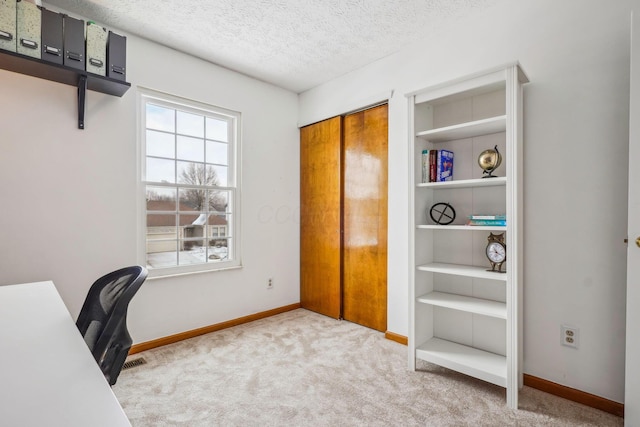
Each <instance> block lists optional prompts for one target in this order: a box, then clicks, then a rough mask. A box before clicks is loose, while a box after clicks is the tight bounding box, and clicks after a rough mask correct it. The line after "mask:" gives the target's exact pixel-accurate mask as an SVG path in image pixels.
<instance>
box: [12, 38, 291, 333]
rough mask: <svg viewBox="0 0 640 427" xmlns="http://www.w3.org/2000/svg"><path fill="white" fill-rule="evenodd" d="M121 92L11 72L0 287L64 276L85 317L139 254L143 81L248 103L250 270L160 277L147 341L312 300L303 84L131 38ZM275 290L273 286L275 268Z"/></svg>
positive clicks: (136, 314) (73, 305) (134, 319)
mask: <svg viewBox="0 0 640 427" xmlns="http://www.w3.org/2000/svg"><path fill="white" fill-rule="evenodd" d="M127 41H128V44H127V50H128V51H127V67H128V69H127V80H128V81H129V82H131V85H132V87H131V89H129V91H128V92H127V93H126V94H125V95H124V96H123V97H122V98H118V97H113V96H108V95H103V94H100V93H97V92H91V91H89V92H87V97H88V103H87V108H86V118H85V119H86V129H85V130H78V129H77V110H76V102H77V101H76V89H75V88H74V87H72V86H66V85H62V84H59V83H54V82H50V81H47V80H41V79H37V78H34V77H29V76H24V75H20V74H16V73H10V72H7V71H4V70H0V99H1V102H0V148H1V151H0V203H1V204H2V212H1V213H0V285H1V284H10V283H23V282H30V281H37V280H49V279H50V280H53V281H54V283H55V284H56V287H57V288H58V290H59V292H60V293H61V295H62V297H63V299H64V301H65V303H66V304H67V307H68V308H69V310H70V312H71V314H72V316H73V317H74V318H75V317H76V316H77V314H78V312H79V311H80V307H81V305H82V303H83V301H84V298H85V296H86V293H87V290H88V289H89V286H90V285H91V283H92V282H93V281H94V280H95V279H96V278H98V277H99V276H100V275H102V274H105V273H107V272H109V271H111V270H114V269H116V268H119V267H121V266H124V265H129V264H135V263H137V262H139V260H138V259H137V249H136V240H137V239H136V233H138V232H139V230H138V229H137V212H136V208H137V202H136V182H137V179H138V177H137V172H136V170H137V158H136V155H137V154H136V144H137V140H136V135H137V132H136V112H137V109H136V108H137V107H136V98H137V87H138V86H142V87H147V88H151V89H155V90H158V91H163V92H166V93H170V94H174V95H178V96H181V97H185V98H190V99H193V100H196V101H200V102H205V103H210V104H213V105H217V106H220V107H224V108H227V109H231V110H236V111H240V112H241V113H242V156H243V157H242V158H243V171H242V184H243V188H242V199H241V203H242V249H243V253H242V262H243V265H244V267H243V268H242V269H237V270H230V271H224V272H214V273H202V274H194V275H189V276H181V277H174V278H170V279H154V280H147V282H146V283H145V284H144V285H143V287H142V288H141V290H140V291H139V293H138V294H137V295H136V296H135V298H134V299H133V301H132V303H131V306H130V308H129V322H128V323H129V329H130V331H131V334H132V337H133V339H134V341H135V342H136V343H139V342H144V341H148V340H151V339H155V338H159V337H164V336H168V335H171V334H175V333H179V332H184V331H187V330H191V329H194V328H199V327H202V326H207V325H211V324H215V323H219V322H222V321H226V320H230V319H234V318H237V317H241V316H246V315H249V314H252V313H256V312H260V311H264V310H268V309H272V308H276V307H281V306H284V305H288V304H293V303H297V302H299V300H300V298H299V224H298V206H299V164H300V163H299V150H298V130H297V123H296V119H297V108H298V106H297V95H296V94H294V93H292V92H289V91H286V90H283V89H280V88H277V87H275V86H272V85H268V84H265V83H263V82H260V81H257V80H254V79H251V78H248V77H245V76H243V75H240V74H237V73H234V72H231V71H228V70H225V69H222V68H220V67H217V66H214V65H211V64H209V63H207V62H204V61H201V60H198V59H195V58H193V57H190V56H187V55H184V54H181V53H179V52H176V51H174V50H171V49H167V48H165V47H162V46H160V45H157V44H155V43H151V42H149V41H147V40H144V39H140V38H137V37H133V36H131V35H129V36H128V40H127ZM270 277H271V278H273V279H274V289H272V290H267V289H266V285H267V279H268V278H270Z"/></svg>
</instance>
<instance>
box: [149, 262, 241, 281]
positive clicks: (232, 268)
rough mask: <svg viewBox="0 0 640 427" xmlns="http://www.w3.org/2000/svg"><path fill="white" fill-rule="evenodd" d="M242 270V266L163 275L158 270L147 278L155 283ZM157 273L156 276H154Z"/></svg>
mask: <svg viewBox="0 0 640 427" xmlns="http://www.w3.org/2000/svg"><path fill="white" fill-rule="evenodd" d="M241 268H242V264H241V265H233V266H228V267H222V268H215V269H208V270H198V271H184V272H167V273H164V274H163V273H161V272H159V271H158V270H149V277H147V281H149V280H151V281H155V280H158V279H167V278H172V277H182V276H193V275H195V274H206V273H217V272H219V271H228V270H239V269H241ZM154 272H155V274H154Z"/></svg>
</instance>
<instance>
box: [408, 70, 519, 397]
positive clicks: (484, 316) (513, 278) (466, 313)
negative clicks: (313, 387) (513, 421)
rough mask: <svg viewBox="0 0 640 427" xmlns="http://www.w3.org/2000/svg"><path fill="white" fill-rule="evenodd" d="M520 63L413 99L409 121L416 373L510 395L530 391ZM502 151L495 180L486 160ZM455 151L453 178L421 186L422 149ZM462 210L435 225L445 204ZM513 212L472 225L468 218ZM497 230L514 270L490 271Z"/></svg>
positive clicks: (411, 360) (412, 358) (411, 334)
mask: <svg viewBox="0 0 640 427" xmlns="http://www.w3.org/2000/svg"><path fill="white" fill-rule="evenodd" d="M527 81H528V80H527V78H526V76H525V75H524V73H523V72H522V70H521V69H520V67H519V65H518V64H517V63H514V64H509V65H506V66H502V67H497V68H495V69H492V70H488V71H486V72H482V73H478V74H475V75H473V76H469V77H466V78H461V79H457V80H455V81H451V82H448V83H443V84H441V85H437V86H434V87H430V88H426V89H423V90H419V91H416V92H413V93H410V94H408V95H407V96H408V99H409V115H410V123H411V127H412V128H411V129H410V135H411V138H410V141H409V144H410V149H409V152H410V159H409V163H410V173H411V175H410V176H411V177H412V183H411V188H412V191H410V204H411V206H410V209H409V212H410V218H409V224H410V233H409V236H410V237H409V240H410V248H409V252H410V269H409V278H410V280H409V282H410V289H409V294H410V307H409V312H410V323H409V367H410V369H413V370H415V369H416V361H417V360H424V361H427V362H431V363H435V364H438V365H441V366H444V367H447V368H449V369H452V370H455V371H458V372H462V373H464V374H466V375H471V376H474V377H477V378H480V379H482V380H484V381H488V382H490V383H493V384H497V385H499V386H502V387H505V388H506V391H507V393H506V395H507V399H506V400H507V401H506V404H507V405H508V406H509V407H511V408H517V407H518V390H519V389H520V388H521V387H522V294H523V293H522V168H521V164H522V85H523V84H524V83H526V82H527ZM494 147H498V150H499V151H500V153H501V155H502V164H501V165H500V167H498V168H497V169H496V170H495V171H494V175H496V177H493V178H486V177H484V175H483V173H482V172H483V171H482V169H481V168H480V167H479V166H478V164H477V159H478V156H479V154H480V153H481V152H482V151H484V150H486V149H493V148H494ZM440 149H446V150H450V151H453V152H454V166H453V180H452V181H447V182H422V164H421V162H422V152H423V150H440ZM442 202H445V203H449V204H450V205H451V206H453V207H454V209H455V211H456V217H455V219H454V221H453V222H452V223H451V224H448V225H441V224H435V223H434V222H433V221H432V220H431V218H430V216H429V214H428V212H429V208H430V207H431V206H433V205H434V204H436V203H442ZM478 214H482V215H487V214H493V215H506V218H507V221H506V225H504V226H502V225H501V226H487V225H482V226H470V225H467V223H468V217H469V215H478ZM489 233H494V234H496V233H504V235H505V237H506V245H507V260H506V273H499V272H496V271H488V270H490V263H489V261H488V259H487V258H486V255H485V247H486V244H487V236H488V235H489Z"/></svg>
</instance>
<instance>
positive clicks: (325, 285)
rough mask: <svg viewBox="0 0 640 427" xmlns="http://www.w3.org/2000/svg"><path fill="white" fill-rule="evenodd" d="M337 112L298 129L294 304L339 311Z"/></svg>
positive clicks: (325, 311) (326, 311) (327, 312)
mask: <svg viewBox="0 0 640 427" xmlns="http://www.w3.org/2000/svg"><path fill="white" fill-rule="evenodd" d="M341 146H342V118H341V117H334V118H332V119H328V120H325V121H323V122H319V123H315V124H312V125H309V126H305V127H303V128H302V129H300V305H301V306H302V307H303V308H306V309H308V310H312V311H316V312H318V313H321V314H324V315H327V316H330V317H333V318H336V319H338V318H340V314H341V307H340V302H341V259H340V254H341V250H340V248H341V232H340V231H341V210H340V209H341V208H340V207H341V196H340V194H341V181H340V170H341Z"/></svg>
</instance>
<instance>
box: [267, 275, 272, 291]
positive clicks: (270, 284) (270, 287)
mask: <svg viewBox="0 0 640 427" xmlns="http://www.w3.org/2000/svg"><path fill="white" fill-rule="evenodd" d="M267 289H273V279H272V278H271V277H269V281H268V282H267Z"/></svg>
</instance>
